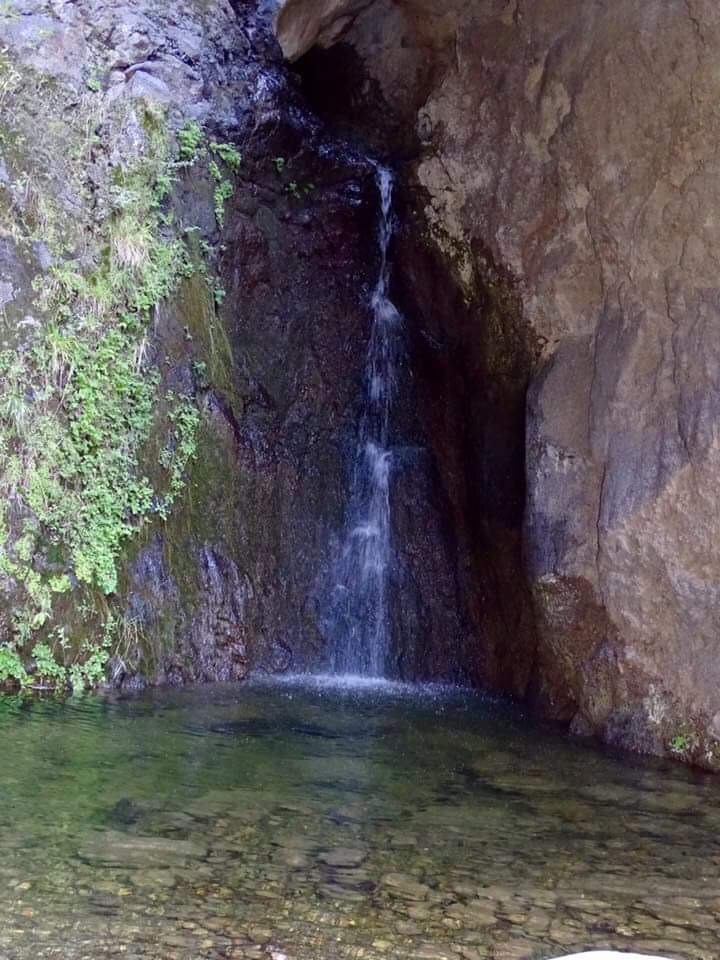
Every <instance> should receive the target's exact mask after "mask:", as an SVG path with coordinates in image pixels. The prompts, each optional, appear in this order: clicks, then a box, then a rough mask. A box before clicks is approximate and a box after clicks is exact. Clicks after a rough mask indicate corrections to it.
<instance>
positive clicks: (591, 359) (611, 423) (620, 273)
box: [278, 0, 720, 767]
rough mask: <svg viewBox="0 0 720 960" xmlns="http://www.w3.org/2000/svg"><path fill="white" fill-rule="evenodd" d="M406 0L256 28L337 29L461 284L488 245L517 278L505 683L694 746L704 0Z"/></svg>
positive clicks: (698, 705)
mask: <svg viewBox="0 0 720 960" xmlns="http://www.w3.org/2000/svg"><path fill="white" fill-rule="evenodd" d="M429 6H430V5H427V4H425V3H424V2H423V0H402V2H400V0H398V2H396V3H393V2H390V0H377V2H375V3H373V4H372V6H370V7H369V8H368V9H366V10H365V11H364V12H363V11H361V12H359V13H358V11H357V9H356V6H355V5H353V4H349V3H345V4H343V3H338V4H336V5H335V19H334V21H333V22H328V17H327V15H326V16H325V17H324V19H322V22H321V24H320V25H319V26H317V16H316V11H315V12H314V13H312V14H307V13H306V4H305V2H304V0H287V2H286V3H285V5H284V8H283V12H282V14H281V16H280V18H279V20H278V29H279V39H280V42H281V44H282V45H283V46H284V48H285V50H286V52H287V53H288V55H289V56H291V57H295V56H298V55H300V54H301V53H302V52H303V50H304V49H305V48H306V47H307V46H308V37H307V32H305V33H304V32H303V29H302V28H301V26H300V25H299V24H300V22H302V21H305V23H306V25H308V24H316V26H314V27H313V29H315V30H317V31H318V36H319V38H320V42H321V44H327V43H328V42H330V41H331V40H333V39H336V38H337V36H338V34H340V33H342V37H343V41H344V42H345V43H346V44H347V45H348V48H349V49H351V50H352V54H351V56H352V57H353V58H354V60H355V61H356V62H357V61H358V60H359V62H360V63H361V64H362V67H363V70H364V74H365V81H364V84H365V87H364V88H358V89H356V91H355V96H356V97H359V98H361V97H362V95H363V89H364V90H365V91H366V93H367V95H368V96H369V95H370V93H372V96H377V95H378V91H379V92H380V93H381V94H382V96H383V97H384V99H385V101H386V103H387V112H386V115H387V118H388V123H389V124H395V125H397V124H398V123H402V124H404V125H405V128H406V129H411V130H413V131H414V133H415V135H416V144H417V154H416V156H415V157H414V158H413V159H412V160H411V161H410V163H409V164H408V170H407V178H408V181H409V182H411V183H413V184H414V185H415V187H416V188H420V189H421V190H422V193H421V195H420V199H419V201H418V205H419V206H420V207H421V209H422V215H423V216H424V218H425V219H426V221H427V223H428V224H429V227H430V229H431V231H432V232H433V233H434V236H435V241H436V243H437V245H438V247H439V249H440V250H441V251H442V252H443V253H444V254H445V256H446V258H447V260H448V261H451V262H452V263H453V265H454V270H455V275H456V277H457V280H458V283H459V285H460V288H461V289H462V290H463V292H464V293H465V295H466V300H467V301H468V302H470V303H472V302H473V300H474V298H475V302H477V291H478V289H480V288H481V287H482V286H483V284H484V283H486V281H487V279H488V273H489V271H488V263H490V264H493V265H494V267H495V268H496V269H498V270H500V271H501V272H502V273H503V274H504V275H506V276H507V277H508V278H509V280H510V282H511V286H512V288H513V290H514V291H515V292H516V293H517V295H518V296H519V298H520V304H521V317H522V324H523V325H524V328H525V330H526V331H527V335H528V337H529V338H530V339H531V340H532V341H534V342H535V344H536V345H537V346H538V348H539V349H538V353H537V358H536V359H535V360H534V363H533V369H532V376H531V381H530V385H529V393H528V401H527V426H526V437H525V458H526V468H525V477H526V484H527V494H526V500H525V520H524V530H523V552H524V563H525V572H526V577H527V582H528V584H529V585H530V588H531V590H532V594H533V604H534V610H535V613H536V617H537V624H538V636H539V644H538V651H537V659H536V660H535V659H534V655H533V658H532V659H533V664H534V666H533V669H532V676H531V677H530V683H529V687H528V693H531V694H532V695H533V696H535V697H537V698H539V700H540V701H541V702H542V703H543V704H544V706H545V708H546V709H549V710H550V711H551V712H553V713H554V714H555V715H557V716H561V717H563V718H565V719H568V720H572V722H573V725H574V728H575V729H577V730H578V731H582V732H593V733H599V734H601V735H602V736H604V737H605V738H606V739H609V740H611V741H614V742H618V743H621V744H624V745H629V746H632V747H635V748H637V749H646V750H652V751H655V752H657V751H663V750H670V751H671V752H675V753H677V754H680V755H683V756H685V757H687V758H689V759H692V760H693V761H695V762H698V763H701V764H704V765H708V766H712V767H716V766H717V765H718V759H719V757H720V754H718V752H717V745H718V740H717V736H718V730H717V727H718V724H717V721H716V720H715V719H714V718H716V717H717V716H718V712H719V711H720V701H719V700H718V689H720V686H719V685H718V679H719V678H718V669H719V667H718V664H719V663H720V657H718V636H719V630H718V628H719V627H720V622H719V616H720V615H719V614H718V610H719V609H720V607H719V605H718V599H719V598H718V583H720V576H719V575H718V574H719V573H720V552H719V550H720V548H719V547H718V543H720V536H719V534H720V530H719V529H718V522H719V521H718V513H717V510H716V509H715V507H716V497H715V493H714V491H715V487H716V485H717V477H718V470H719V469H720V462H719V461H718V457H719V455H720V454H719V447H718V438H717V428H716V421H717V409H716V408H717V397H718V377H719V376H720V374H719V373H718V371H719V370H720V365H718V357H717V356H716V354H717V337H715V336H714V333H713V331H714V330H715V329H716V328H717V324H718V319H719V311H720V294H719V288H718V279H717V277H718V271H717V264H716V262H715V260H716V258H715V253H714V251H715V250H716V249H717V247H718V241H719V240H720V237H719V236H718V234H719V233H720V226H718V223H717V222H716V220H717V218H716V217H714V216H713V215H712V211H714V210H715V209H716V207H717V206H718V203H719V202H720V196H719V194H718V186H717V184H718V159H717V156H716V150H715V144H716V142H717V137H718V133H719V130H718V118H717V113H716V110H715V106H714V104H715V103H716V101H717V97H718V80H717V73H716V70H715V66H714V53H713V51H716V50H717V45H718V42H719V41H720V14H719V13H718V11H717V9H716V6H715V5H714V4H712V3H710V2H705V0H690V2H687V3H686V2H680V0H677V2H675V0H673V2H669V3H668V2H666V0H650V2H632V3H628V4H624V5H623V7H622V10H618V8H617V7H613V9H612V10H611V9H610V8H606V7H604V6H603V5H601V4H596V3H593V2H590V0H588V2H584V3H580V4H570V5H568V4H563V3H559V2H556V0H543V2H540V3H533V4H525V3H523V2H521V0H510V2H505V0H482V2H479V3H472V4H471V3H464V2H460V0H458V2H455V3H450V4H444V5H443V9H442V10H441V11H437V10H435V9H429ZM343 31H344V32H343ZM298 38H302V42H299V40H298ZM331 53H332V51H331ZM312 56H313V57H315V58H316V59H315V65H314V67H313V69H314V71H315V73H316V74H317V72H318V70H319V65H320V64H322V59H321V56H322V55H317V54H313V55H312ZM326 56H328V57H329V56H330V54H327V55H326ZM347 59H348V60H349V59H350V56H348V58H347ZM338 60H339V58H338V57H337V56H336V57H335V60H334V61H333V62H334V63H335V64H337V62H338ZM327 62H328V63H329V62H330V60H328V61H327ZM301 69H302V64H301ZM378 116H382V115H378V114H374V116H373V119H372V122H368V126H371V125H373V124H374V125H375V127H377V125H378ZM475 317H476V318H477V323H478V324H479V325H481V324H482V320H481V319H480V315H479V312H478V313H476V314H475ZM448 336H454V334H448ZM470 342H471V338H469V339H466V340H465V343H466V344H469V343H470ZM471 383H472V381H471ZM475 384H476V387H477V389H479V390H483V389H485V388H484V387H483V385H482V384H480V382H479V378H478V379H477V380H476V381H475ZM469 444H470V447H471V448H472V447H473V446H474V445H476V444H477V439H475V440H473V439H472V438H471V439H470V440H469ZM523 662H524V663H526V664H527V662H528V657H527V656H526V657H525V658H523ZM487 679H489V680H491V681H493V680H494V679H497V678H496V677H493V671H492V670H490V671H489V673H488V674H487Z"/></svg>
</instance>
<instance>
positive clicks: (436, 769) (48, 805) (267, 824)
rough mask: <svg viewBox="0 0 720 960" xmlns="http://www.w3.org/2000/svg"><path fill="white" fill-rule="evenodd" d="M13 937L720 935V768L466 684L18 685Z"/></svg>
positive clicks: (7, 931) (513, 948) (332, 949)
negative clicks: (575, 725) (68, 693)
mask: <svg viewBox="0 0 720 960" xmlns="http://www.w3.org/2000/svg"><path fill="white" fill-rule="evenodd" d="M0 738H1V741H2V751H3V753H2V756H3V769H2V776H1V778H0V889H2V891H3V896H2V897H1V898H0V956H1V957H2V958H3V960H5V958H7V960H31V958H32V960H37V958H58V960H59V958H62V960H80V958H87V960H98V958H100V960H102V958H105V957H124V958H131V960H132V958H150V957H152V958H160V957H162V958H177V960H200V958H208V960H210V958H212V960H215V958H218V960H219V958H257V960H261V958H264V957H268V958H272V960H283V957H287V958H288V960H295V958H297V960H336V958H337V960H342V958H345V957H364V958H380V957H392V958H400V957H402V958H409V957H413V958H420V960H444V958H448V960H463V958H464V960H485V958H488V960H491V958H495V960H537V958H544V957H552V956H558V955H560V954H565V953H570V952H573V950H580V949H583V948H589V947H596V948H598V947H614V948H616V949H626V950H631V949H634V950H637V951H639V952H647V953H659V954H664V955H667V956H668V957H676V958H678V960H694V958H698V960H717V958H718V957H720V879H719V878H720V805H719V804H718V798H719V797H720V793H719V791H720V784H718V782H717V781H714V780H712V779H711V778H707V777H701V776H699V775H695V774H692V773H690V772H688V771H685V770H682V769H680V768H675V767H672V766H669V765H665V766H660V765H658V764H646V765H640V766H639V767H638V766H637V765H633V766H631V765H630V764H629V763H628V762H625V761H623V760H622V759H618V758H612V757H610V756H607V755H603V754H601V753H595V752H592V751H590V750H588V749H585V748H583V747H581V746H578V745H575V744H572V743H571V742H568V741H564V740H562V739H558V738H556V737H551V736H549V735H547V734H545V733H543V732H542V731H539V730H538V729H533V728H532V727H530V726H528V725H526V724H525V723H523V722H521V720H520V719H519V718H518V716H517V715H516V714H514V713H513V712H512V711H511V710H510V709H509V708H507V707H506V706H503V705H501V704H499V703H496V702H494V701H490V700H487V699H483V698H482V697H480V696H470V695H467V694H464V693H461V692H458V691H447V690H446V691H442V690H438V689H437V688H424V689H422V690H420V691H419V692H418V691H412V690H411V689H410V688H407V687H403V686H402V685H399V684H396V685H389V684H382V683H371V684H368V683H366V684H364V685H363V684H361V685H354V684H351V683H346V684H345V685H344V686H343V685H341V686H339V687H336V686H333V685H332V684H331V683H330V682H329V681H328V680H322V679H320V680H318V681H314V682H311V683H302V682H299V681H297V680H296V681H284V682H281V683H274V684H271V683H262V682H258V683H256V684H254V685H252V686H249V687H247V686H246V687H219V688H218V687H215V688H207V689H203V690H186V691H181V692H176V691H175V692H173V691H171V692H168V691H163V692H156V693H152V694H149V695H147V696H143V697H141V698H139V699H135V700H130V701H119V702H112V701H110V700H103V699H96V698H88V699H82V700H78V701H75V702H73V701H69V702H66V703H56V702H26V701H22V700H18V699H13V698H4V699H2V698H0Z"/></svg>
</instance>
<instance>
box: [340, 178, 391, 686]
mask: <svg viewBox="0 0 720 960" xmlns="http://www.w3.org/2000/svg"><path fill="white" fill-rule="evenodd" d="M376 179H377V185H378V191H379V194H380V226H379V231H378V244H379V248H380V269H379V273H378V279H377V283H376V284H375V288H374V290H373V293H372V297H371V300H370V305H371V308H372V328H371V332H370V341H369V344H368V353H367V362H366V368H365V394H364V403H363V410H362V415H361V418H360V427H359V431H358V441H357V449H356V454H355V462H354V465H353V477H352V490H351V495H350V505H349V509H348V517H347V521H346V529H345V533H344V539H343V543H342V547H341V550H340V555H339V557H338V561H337V563H336V566H335V569H334V571H333V573H334V585H333V592H332V601H331V616H330V624H331V633H332V639H333V645H334V658H333V669H334V671H335V673H338V674H359V675H362V676H370V677H381V676H384V675H385V673H386V670H387V660H388V652H389V645H390V644H389V640H390V628H389V617H388V575H389V568H390V561H391V555H392V544H391V536H392V532H391V518H390V474H391V470H392V465H393V462H392V449H391V447H390V443H389V433H390V413H391V409H392V404H393V399H394V397H395V392H396V382H397V364H398V355H399V346H400V336H401V331H402V317H401V315H400V313H399V311H398V310H397V308H396V307H395V305H394V304H393V302H392V300H391V299H390V297H389V296H388V286H389V280H390V270H389V263H388V250H389V246H390V241H391V239H392V232H393V213H392V194H393V176H392V173H391V171H390V170H388V169H387V168H386V167H382V166H378V167H376Z"/></svg>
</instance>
